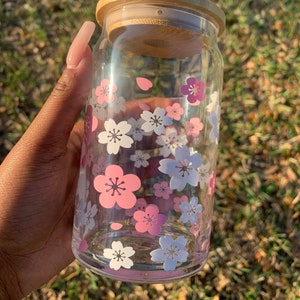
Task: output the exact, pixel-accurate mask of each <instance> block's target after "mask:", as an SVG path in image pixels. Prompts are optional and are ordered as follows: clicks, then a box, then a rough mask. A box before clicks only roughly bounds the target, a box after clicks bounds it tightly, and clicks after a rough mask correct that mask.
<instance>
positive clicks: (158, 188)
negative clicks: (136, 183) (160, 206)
mask: <svg viewBox="0 0 300 300" xmlns="http://www.w3.org/2000/svg"><path fill="white" fill-rule="evenodd" d="M153 187H154V195H155V196H156V197H162V198H163V199H165V200H168V199H169V198H170V195H171V194H172V192H173V191H172V190H171V189H170V188H169V184H168V182H166V181H163V182H161V183H155V184H154V185H153Z"/></svg>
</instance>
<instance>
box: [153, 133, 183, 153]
mask: <svg viewBox="0 0 300 300" xmlns="http://www.w3.org/2000/svg"><path fill="white" fill-rule="evenodd" d="M156 143H157V144H158V145H160V146H162V147H161V148H160V149H159V151H160V155H162V156H163V157H168V156H169V155H170V154H174V153H175V149H176V148H177V147H182V146H184V145H186V143H187V138H186V136H185V135H184V134H182V135H178V134H177V130H176V129H175V128H174V127H167V128H166V131H165V134H162V135H160V136H158V137H157V139H156Z"/></svg>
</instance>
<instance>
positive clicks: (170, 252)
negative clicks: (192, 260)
mask: <svg viewBox="0 0 300 300" xmlns="http://www.w3.org/2000/svg"><path fill="white" fill-rule="evenodd" d="M159 244H160V247H161V248H159V249H155V250H153V251H151V252H150V255H151V260H152V261H154V262H163V268H164V270H165V271H174V270H175V269H176V266H177V263H178V262H180V263H183V262H186V260H187V257H188V255H189V254H188V252H187V251H186V250H185V246H186V244H187V239H186V238H185V237H183V236H179V237H177V238H176V239H175V240H173V238H172V237H171V236H169V235H165V236H162V237H160V238H159Z"/></svg>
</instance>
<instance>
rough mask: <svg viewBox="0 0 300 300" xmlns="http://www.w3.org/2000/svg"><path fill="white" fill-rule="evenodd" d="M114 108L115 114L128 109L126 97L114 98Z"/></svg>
mask: <svg viewBox="0 0 300 300" xmlns="http://www.w3.org/2000/svg"><path fill="white" fill-rule="evenodd" d="M112 110H113V112H114V114H118V113H120V112H121V111H123V112H124V111H125V110H126V106H125V99H124V97H117V98H116V99H115V100H114V102H113V107H112Z"/></svg>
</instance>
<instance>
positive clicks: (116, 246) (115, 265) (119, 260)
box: [103, 241, 135, 270]
mask: <svg viewBox="0 0 300 300" xmlns="http://www.w3.org/2000/svg"><path fill="white" fill-rule="evenodd" d="M134 254H135V251H134V250H133V248H132V247H124V246H123V244H122V242H120V241H118V242H112V245H111V248H106V249H104V251H103V256H104V257H105V258H107V259H110V262H109V267H110V268H111V269H114V270H119V269H120V268H121V267H123V268H125V269H130V268H131V267H132V266H133V261H132V260H131V259H130V258H129V257H131V256H133V255H134Z"/></svg>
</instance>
